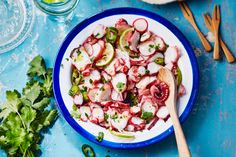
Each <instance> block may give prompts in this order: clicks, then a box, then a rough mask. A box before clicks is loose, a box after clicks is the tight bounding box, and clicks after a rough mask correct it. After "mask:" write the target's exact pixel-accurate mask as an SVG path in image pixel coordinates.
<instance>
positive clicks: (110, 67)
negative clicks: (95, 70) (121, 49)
mask: <svg viewBox="0 0 236 157" xmlns="http://www.w3.org/2000/svg"><path fill="white" fill-rule="evenodd" d="M116 62H117V59H113V60H112V62H111V63H110V64H109V65H108V66H106V67H105V68H104V70H105V72H106V73H107V74H109V75H111V76H114V75H115V74H116V69H115V64H116Z"/></svg>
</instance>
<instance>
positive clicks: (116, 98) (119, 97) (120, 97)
mask: <svg viewBox="0 0 236 157" xmlns="http://www.w3.org/2000/svg"><path fill="white" fill-rule="evenodd" d="M111 99H112V100H114V101H123V100H124V99H123V95H122V93H118V92H117V91H116V90H114V89H113V90H112V92H111Z"/></svg>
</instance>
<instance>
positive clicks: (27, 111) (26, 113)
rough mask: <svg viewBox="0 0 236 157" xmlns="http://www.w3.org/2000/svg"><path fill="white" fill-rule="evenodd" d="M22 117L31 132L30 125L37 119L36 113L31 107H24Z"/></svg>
mask: <svg viewBox="0 0 236 157" xmlns="http://www.w3.org/2000/svg"><path fill="white" fill-rule="evenodd" d="M21 117H22V119H23V121H24V123H25V125H26V128H27V129H28V130H30V124H31V122H33V120H34V119H35V117H36V111H35V110H34V109H32V107H30V106H24V107H23V108H22V109H21Z"/></svg>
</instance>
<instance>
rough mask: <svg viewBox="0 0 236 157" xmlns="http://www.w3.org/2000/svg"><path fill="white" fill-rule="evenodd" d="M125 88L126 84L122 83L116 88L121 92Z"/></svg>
mask: <svg viewBox="0 0 236 157" xmlns="http://www.w3.org/2000/svg"><path fill="white" fill-rule="evenodd" d="M124 86H125V84H124V83H122V82H118V83H117V84H116V88H118V90H119V91H120V92H121V91H122V90H123V89H124Z"/></svg>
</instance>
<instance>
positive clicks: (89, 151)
mask: <svg viewBox="0 0 236 157" xmlns="http://www.w3.org/2000/svg"><path fill="white" fill-rule="evenodd" d="M82 152H83V153H84V156H85V157H95V156H96V155H95V152H94V150H93V148H92V147H91V146H90V145H88V144H84V145H83V146H82Z"/></svg>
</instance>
